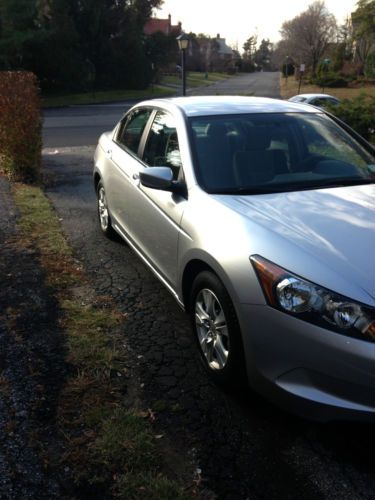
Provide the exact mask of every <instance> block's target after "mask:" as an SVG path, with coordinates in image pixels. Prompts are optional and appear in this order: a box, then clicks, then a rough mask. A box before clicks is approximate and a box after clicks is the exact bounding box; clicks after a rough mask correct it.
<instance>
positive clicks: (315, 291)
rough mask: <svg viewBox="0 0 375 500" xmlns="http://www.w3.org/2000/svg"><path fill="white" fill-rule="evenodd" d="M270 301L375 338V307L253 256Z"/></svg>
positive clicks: (354, 333)
mask: <svg viewBox="0 0 375 500" xmlns="http://www.w3.org/2000/svg"><path fill="white" fill-rule="evenodd" d="M250 260H251V262H252V264H253V266H254V269H255V271H256V273H257V276H258V278H259V281H260V283H261V285H262V288H263V292H264V295H265V296H266V299H267V302H268V303H269V304H270V305H271V306H272V307H275V308H276V309H280V310H281V311H284V312H286V313H288V314H292V315H293V316H296V317H298V318H300V319H303V320H305V321H308V322H310V323H314V324H317V325H319V326H321V327H323V328H328V329H331V330H334V331H336V332H339V333H344V334H346V335H350V336H354V337H357V338H361V339H363V340H371V341H375V309H374V308H371V307H369V306H366V305H365V304H361V303H359V302H355V301H353V300H351V299H349V298H347V297H344V296H343V295H340V294H338V293H335V292H332V291H331V290H328V289H327V288H324V287H322V286H319V285H316V284H314V283H312V282H311V281H307V280H305V279H303V278H300V277H299V276H296V275H294V274H292V273H290V272H289V271H286V270H285V269H283V268H281V267H279V266H277V265H276V264H273V263H272V262H270V261H268V260H266V259H264V258H263V257H260V256H259V255H253V256H251V257H250Z"/></svg>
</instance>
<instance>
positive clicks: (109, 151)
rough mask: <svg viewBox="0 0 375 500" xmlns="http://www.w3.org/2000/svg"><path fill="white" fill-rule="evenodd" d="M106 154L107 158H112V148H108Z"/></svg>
mask: <svg viewBox="0 0 375 500" xmlns="http://www.w3.org/2000/svg"><path fill="white" fill-rule="evenodd" d="M105 155H106V157H107V158H109V159H111V158H112V149H107V151H106V152H105Z"/></svg>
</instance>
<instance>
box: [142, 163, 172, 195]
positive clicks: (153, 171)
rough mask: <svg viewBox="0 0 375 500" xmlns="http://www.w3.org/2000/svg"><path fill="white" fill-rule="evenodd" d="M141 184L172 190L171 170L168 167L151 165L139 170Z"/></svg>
mask: <svg viewBox="0 0 375 500" xmlns="http://www.w3.org/2000/svg"><path fill="white" fill-rule="evenodd" d="M139 179H140V181H141V184H142V186H145V187H148V188H152V189H160V190H162V191H173V172H172V169H171V168H169V167H152V168H147V169H145V170H143V171H142V172H139Z"/></svg>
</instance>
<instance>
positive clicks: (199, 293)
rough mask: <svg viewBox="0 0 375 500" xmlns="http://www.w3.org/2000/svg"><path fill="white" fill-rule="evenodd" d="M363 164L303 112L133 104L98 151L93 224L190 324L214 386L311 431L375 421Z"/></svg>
mask: <svg viewBox="0 0 375 500" xmlns="http://www.w3.org/2000/svg"><path fill="white" fill-rule="evenodd" d="M374 180H375V153H374V149H373V148H372V147H371V146H370V145H369V144H368V143H367V142H366V141H365V140H363V139H362V138H361V137H360V136H358V135H357V134H355V133H354V132H353V131H351V130H350V129H349V128H348V127H347V126H346V125H345V124H343V123H341V122H339V121H338V120H336V119H335V118H333V117H330V116H328V115H326V114H325V113H324V112H323V111H321V110H319V109H317V108H314V107H312V106H308V105H304V104H295V103H292V102H284V101H278V100H272V99H263V98H251V97H250V98H249V97H204V98H203V97H188V98H175V99H165V100H164V99H163V100H152V101H146V102H142V103H140V104H138V105H136V106H134V107H133V108H132V109H131V110H130V111H129V112H128V113H126V114H125V116H124V117H123V119H122V120H121V121H120V122H119V123H118V124H117V125H116V127H115V128H114V130H113V131H111V132H106V133H104V134H103V135H102V136H101V138H100V140H99V144H98V147H97V149H96V153H95V167H94V183H95V189H96V193H97V200H98V214H99V221H100V227H101V229H102V231H103V233H104V234H105V235H107V236H109V237H111V236H113V235H114V234H119V235H120V236H121V237H122V238H123V239H124V240H125V241H126V242H127V243H128V244H129V245H130V246H131V247H132V248H133V249H134V250H135V252H136V253H137V254H138V255H139V256H140V257H141V258H142V259H143V261H144V262H145V263H146V264H147V265H148V266H149V267H150V268H151V269H152V271H153V272H154V273H155V274H156V276H157V277H158V278H159V279H160V280H161V282H162V283H163V284H164V285H165V286H166V287H167V288H168V290H169V291H170V292H171V293H172V294H173V296H174V297H175V299H176V300H177V302H178V303H179V304H180V306H181V307H183V308H184V310H186V311H187V313H188V314H189V315H190V318H191V324H192V328H193V331H194V334H195V337H196V340H197V345H198V348H199V352H200V354H201V358H202V360H203V362H204V364H205V366H206V368H207V371H208V372H209V373H210V375H211V377H212V378H213V379H214V380H215V381H217V382H219V383H226V384H227V383H237V382H238V380H240V379H241V377H246V378H247V380H248V382H249V384H250V386H251V387H252V388H253V389H255V390H256V391H258V392H260V393H262V394H263V395H265V396H266V397H267V398H269V399H270V400H272V401H274V402H276V403H277V404H279V405H280V406H282V407H284V408H286V409H288V410H290V411H293V412H294V413H298V414H301V415H307V416H309V417H312V418H316V419H320V420H329V419H334V418H366V419H368V418H370V419H372V418H373V417H374V416H375V343H374V342H375V259H374V248H375V188H374Z"/></svg>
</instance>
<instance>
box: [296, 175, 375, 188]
mask: <svg viewBox="0 0 375 500" xmlns="http://www.w3.org/2000/svg"><path fill="white" fill-rule="evenodd" d="M374 183H375V178H373V179H369V178H359V179H358V177H357V178H347V179H319V180H317V181H313V182H312V181H306V182H301V183H300V184H299V183H296V184H294V185H293V190H295V191H297V190H298V189H301V190H302V189H325V188H331V187H332V188H335V187H346V186H361V185H365V184H374Z"/></svg>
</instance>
